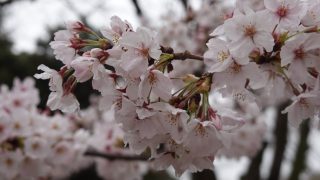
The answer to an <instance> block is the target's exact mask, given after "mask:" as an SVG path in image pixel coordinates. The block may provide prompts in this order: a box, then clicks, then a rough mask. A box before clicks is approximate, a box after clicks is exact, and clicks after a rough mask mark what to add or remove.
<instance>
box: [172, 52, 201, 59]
mask: <svg viewBox="0 0 320 180" xmlns="http://www.w3.org/2000/svg"><path fill="white" fill-rule="evenodd" d="M173 55H174V57H173V59H178V60H186V59H195V60H199V61H203V57H202V56H198V55H194V54H191V53H190V52H189V51H185V52H183V53H174V54H173Z"/></svg>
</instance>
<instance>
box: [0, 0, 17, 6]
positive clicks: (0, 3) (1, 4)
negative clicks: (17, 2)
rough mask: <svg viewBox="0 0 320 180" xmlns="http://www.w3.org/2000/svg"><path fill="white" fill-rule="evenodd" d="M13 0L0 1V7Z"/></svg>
mask: <svg viewBox="0 0 320 180" xmlns="http://www.w3.org/2000/svg"><path fill="white" fill-rule="evenodd" d="M13 2H14V0H7V1H3V2H0V7H3V6H5V5H8V4H11V3H13Z"/></svg>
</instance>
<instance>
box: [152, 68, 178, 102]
mask: <svg viewBox="0 0 320 180" xmlns="http://www.w3.org/2000/svg"><path fill="white" fill-rule="evenodd" d="M151 73H153V74H154V76H155V78H156V82H155V84H153V85H152V91H153V93H154V94H156V95H157V96H159V97H160V98H161V99H163V100H164V101H169V99H170V98H171V90H172V88H173V84H172V82H171V80H170V79H169V78H168V77H167V76H165V75H164V74H163V73H162V72H160V71H159V70H152V72H151Z"/></svg>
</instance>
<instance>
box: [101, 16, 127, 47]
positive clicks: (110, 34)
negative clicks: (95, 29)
mask: <svg viewBox="0 0 320 180" xmlns="http://www.w3.org/2000/svg"><path fill="white" fill-rule="evenodd" d="M110 26H111V29H109V28H103V29H101V33H102V35H103V36H104V37H106V38H107V39H109V40H111V41H112V42H113V44H118V43H119V40H120V38H121V37H122V36H123V35H124V34H125V33H126V32H130V31H133V28H132V26H131V24H130V23H129V22H128V21H122V20H121V19H120V18H119V17H118V16H112V17H111V22H110Z"/></svg>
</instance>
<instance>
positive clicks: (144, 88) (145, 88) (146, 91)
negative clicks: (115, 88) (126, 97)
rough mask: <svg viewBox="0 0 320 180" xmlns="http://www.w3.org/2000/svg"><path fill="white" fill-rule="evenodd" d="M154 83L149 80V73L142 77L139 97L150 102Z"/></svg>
mask: <svg viewBox="0 0 320 180" xmlns="http://www.w3.org/2000/svg"><path fill="white" fill-rule="evenodd" d="M151 88H152V85H151V84H150V82H149V73H148V74H145V75H144V76H143V77H142V80H141V82H140V84H139V90H138V94H139V97H140V98H142V99H143V100H144V101H145V102H148V96H149V95H150V93H151Z"/></svg>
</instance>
